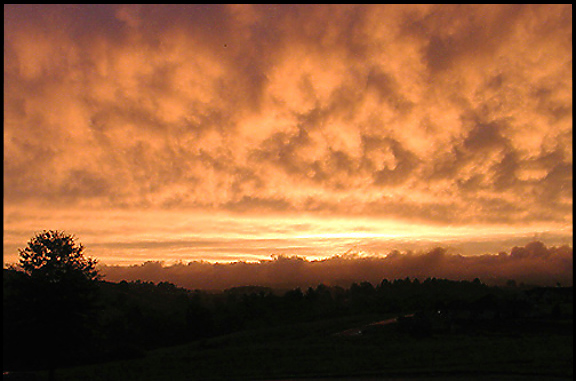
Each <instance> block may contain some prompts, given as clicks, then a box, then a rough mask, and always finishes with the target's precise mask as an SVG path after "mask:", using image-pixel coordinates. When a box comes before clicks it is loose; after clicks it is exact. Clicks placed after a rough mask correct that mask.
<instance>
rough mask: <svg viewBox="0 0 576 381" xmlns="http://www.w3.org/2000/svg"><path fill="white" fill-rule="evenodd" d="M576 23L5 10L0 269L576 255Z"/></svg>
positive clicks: (406, 14) (368, 9)
mask: <svg viewBox="0 0 576 381" xmlns="http://www.w3.org/2000/svg"><path fill="white" fill-rule="evenodd" d="M572 178H573V177H572V5H571V4H568V5H524V6H520V5H477V6H473V5H426V6H413V5H399V6H392V5H350V6H348V5H240V6H235V5H126V6H123V5H27V6H25V5H5V6H4V242H3V243H4V261H5V262H13V261H15V260H16V258H17V256H18V250H17V248H19V247H24V246H25V244H26V242H27V241H28V239H30V238H31V236H32V235H33V234H34V233H36V232H39V231H42V230H44V229H60V230H65V231H66V232H69V233H72V234H74V235H75V236H77V238H78V240H79V241H81V242H82V244H84V246H86V248H87V253H89V254H90V255H91V256H93V257H96V258H98V259H99V260H100V262H101V263H103V264H110V265H118V264H133V265H135V264H139V263H142V262H144V261H167V262H168V263H174V262H176V261H201V260H205V261H212V262H213V261H228V262H229V261H236V260H241V261H255V260H261V259H263V258H270V256H271V255H272V254H286V255H300V256H304V257H305V258H312V259H313V258H326V257H329V256H333V255H337V254H343V253H345V252H348V251H351V252H355V253H362V254H366V253H368V254H371V255H372V254H374V255H377V254H382V253H385V252H387V251H389V250H392V249H401V250H404V249H406V250H408V249H409V250H413V249H420V248H421V249H422V250H427V249H428V248H429V246H430V245H436V244H442V245H444V246H447V247H453V248H456V249H458V250H459V251H460V252H462V253H463V254H470V255H471V254H482V253H484V252H493V253H497V252H498V251H499V250H504V249H508V250H509V249H510V247H512V245H515V244H520V245H524V244H526V243H527V242H529V241H531V240H533V239H534V238H538V239H540V240H542V241H543V242H545V243H546V244H551V245H555V244H570V245H571V244H572V241H573V238H572V234H573V233H572V232H573V229H572V223H573V220H572V205H573V196H572V192H573V188H572Z"/></svg>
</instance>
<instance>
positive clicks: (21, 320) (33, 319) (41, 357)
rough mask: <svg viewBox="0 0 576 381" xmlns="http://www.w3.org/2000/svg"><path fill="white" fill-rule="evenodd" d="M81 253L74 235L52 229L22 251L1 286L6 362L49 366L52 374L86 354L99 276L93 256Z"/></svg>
mask: <svg viewBox="0 0 576 381" xmlns="http://www.w3.org/2000/svg"><path fill="white" fill-rule="evenodd" d="M83 251H84V247H83V246H82V245H81V244H77V243H76V241H75V238H74V237H73V236H71V235H68V234H66V233H64V232H60V231H53V230H49V231H43V232H42V233H39V234H36V235H35V236H34V237H33V238H32V239H31V240H30V241H29V242H28V245H27V247H26V248H24V249H21V250H20V260H19V264H18V265H17V266H14V267H13V269H12V270H16V272H15V273H14V274H13V276H11V277H10V279H9V280H8V281H7V283H6V284H5V286H6V289H7V290H8V292H7V295H5V298H4V307H5V310H6V308H7V309H8V317H9V321H8V324H5V325H4V333H5V337H6V334H8V336H10V338H9V340H10V341H9V342H10V345H11V346H12V347H11V348H9V351H10V352H11V353H10V357H9V358H8V360H9V364H8V366H13V367H17V368H18V367H19V368H29V369H30V368H46V367H48V368H50V369H51V370H52V372H51V373H53V369H54V368H55V367H57V366H60V365H63V364H70V363H74V361H76V360H78V359H80V358H83V357H86V356H88V355H89V353H88V352H87V350H88V348H89V342H90V338H91V330H92V327H93V326H94V323H95V322H96V319H95V316H94V312H95V309H94V307H95V303H96V299H97V291H98V284H97V281H98V280H99V279H100V275H99V273H98V271H97V270H96V260H94V259H91V258H86V257H84V255H83ZM5 317H6V315H5ZM7 331H9V332H7ZM14 333H16V334H14ZM5 349H6V348H5ZM5 353H6V352H5ZM5 360H6V357H5ZM5 365H6V364H5Z"/></svg>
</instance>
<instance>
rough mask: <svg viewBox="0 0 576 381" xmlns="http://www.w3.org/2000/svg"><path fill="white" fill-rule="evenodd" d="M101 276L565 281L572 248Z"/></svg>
mask: <svg viewBox="0 0 576 381" xmlns="http://www.w3.org/2000/svg"><path fill="white" fill-rule="evenodd" d="M101 272H102V274H104V275H105V280H108V281H113V282H119V281H121V280H128V281H133V280H141V281H151V282H155V283H158V282H166V281H168V282H171V283H174V284H176V285H178V286H180V287H185V288H188V289H205V290H222V289H226V288H230V287H237V286H253V285H259V286H269V287H280V288H295V287H315V286H317V285H319V284H321V283H323V284H326V285H340V286H349V285H350V284H351V283H352V282H362V281H369V282H372V283H373V284H378V283H379V282H381V281H382V280H383V279H388V280H393V279H404V278H406V277H410V278H412V279H414V278H418V279H420V280H423V279H426V278H432V277H436V278H447V279H452V280H473V279H474V278H479V279H480V280H481V281H483V282H484V283H486V284H491V285H493V284H498V285H502V284H504V283H505V282H506V281H507V280H510V279H513V280H515V281H516V282H517V283H526V284H533V285H534V284H535V285H544V286H556V285H557V284H558V283H560V284H561V285H563V286H571V285H572V282H573V250H572V248H571V247H568V246H556V247H546V246H545V245H544V244H542V243H541V242H539V241H534V242H531V243H529V244H527V245H526V246H522V247H520V246H515V247H513V248H512V249H511V250H510V252H509V253H506V252H500V253H498V254H484V255H475V256H463V255H461V254H458V253H454V252H449V251H448V250H447V249H445V248H441V247H438V248H436V249H433V250H431V251H428V252H420V253H415V252H404V253H401V252H399V251H393V252H390V253H389V254H387V255H386V256H359V255H355V254H350V255H340V256H334V257H331V258H327V259H324V260H319V261H310V260H306V259H304V258H302V257H297V256H277V257H275V258H274V259H272V260H263V261H260V262H255V263H246V262H235V263H229V264H221V263H216V264H213V263H208V262H198V261H194V262H190V263H188V264H174V265H163V264H162V263H161V262H153V261H150V262H146V263H144V264H142V265H134V266H128V267H123V266H102V267H101Z"/></svg>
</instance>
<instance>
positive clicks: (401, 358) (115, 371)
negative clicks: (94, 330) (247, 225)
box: [57, 315, 573, 381]
mask: <svg viewBox="0 0 576 381" xmlns="http://www.w3.org/2000/svg"><path fill="white" fill-rule="evenodd" d="M388 317H391V316H382V315H379V316H373V315H367V316H357V317H347V318H339V319H330V320H323V321H316V322H309V323H300V324H294V325H289V326H279V327H275V328H268V329H259V330H250V331H243V332H239V333H236V334H232V335H226V336H220V337H215V338H212V339H207V340H202V341H195V342H192V343H189V344H186V345H181V346H176V347H170V348H163V349H158V350H154V351H149V352H148V353H147V354H146V356H145V357H143V358H139V359H134V360H127V361H119V362H111V363H105V364H98V365H90V366H83V367H78V368H69V369H58V370H57V379H58V380H59V381H65V380H155V381H161V380H167V381H168V380H169V381H177V380H231V379H233V380H280V379H297V378H320V377H324V378H347V377H352V376H354V377H369V378H371V377H383V378H382V379H386V377H390V379H403V380H407V379H423V377H424V378H426V379H430V378H434V379H436V377H440V378H444V379H445V378H449V379H453V380H455V379H483V377H488V378H490V377H493V376H495V375H497V376H498V377H497V378H498V379H505V380H521V379H526V380H528V379H572V376H573V335H572V326H573V321H572V319H570V320H565V321H560V322H555V323H554V326H550V327H546V326H544V327H543V329H540V330H533V331H526V330H523V331H522V332H520V331H515V330H514V329H513V328H512V329H507V330H506V331H500V332H498V331H492V332H485V331H478V332H474V333H471V334H470V333H467V334H434V335H432V336H429V337H424V338H417V337H414V336H411V335H407V334H402V333H399V332H398V331H397V329H396V328H395V326H394V325H388V326H379V327H375V328H373V329H371V330H370V331H367V332H365V333H364V334H362V335H357V336H338V335H334V334H335V333H337V332H341V331H343V330H346V329H350V328H354V327H361V326H363V325H365V324H368V323H370V322H373V321H377V320H382V319H386V318H388Z"/></svg>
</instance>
